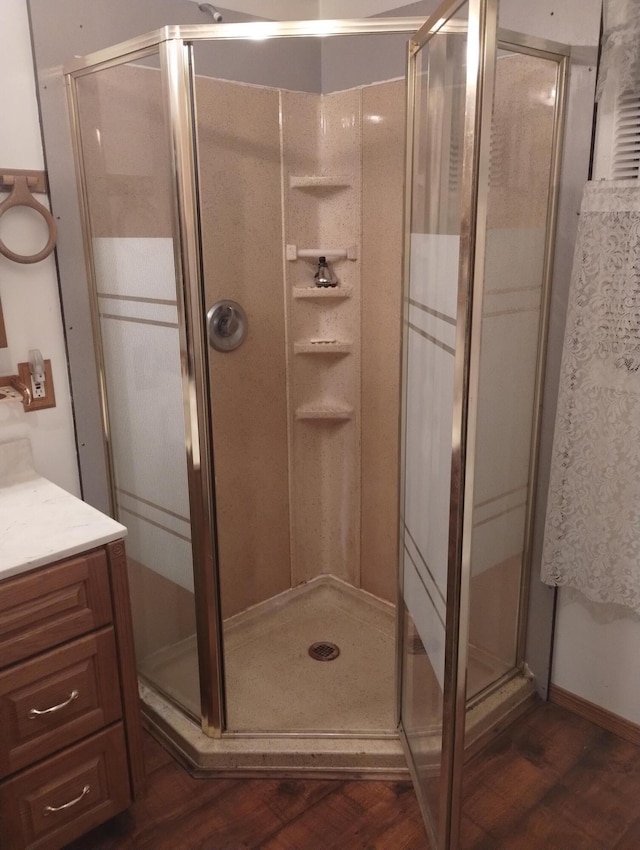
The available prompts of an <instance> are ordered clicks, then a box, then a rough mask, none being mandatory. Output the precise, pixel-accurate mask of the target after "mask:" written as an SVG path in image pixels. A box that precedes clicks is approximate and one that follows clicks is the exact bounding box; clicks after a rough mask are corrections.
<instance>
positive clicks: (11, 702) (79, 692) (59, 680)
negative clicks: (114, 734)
mask: <svg viewBox="0 0 640 850" xmlns="http://www.w3.org/2000/svg"><path fill="white" fill-rule="evenodd" d="M121 714H122V707H121V700H120V683H119V678H118V663H117V657H116V647H115V639H114V634H113V629H112V628H111V627H109V628H106V629H103V630H102V631H100V632H97V633H95V634H90V635H86V636H85V637H82V638H79V639H78V640H75V641H73V642H71V643H67V644H64V646H61V647H58V649H55V650H53V651H52V652H47V653H44V654H42V655H38V656H37V657H36V658H32V659H31V660H30V661H26V662H23V663H22V664H16V665H14V666H13V667H10V668H8V669H6V670H4V671H3V672H1V673H0V777H4V776H9V775H10V774H12V773H15V772H16V771H17V770H22V768H24V767H27V766H28V765H31V764H34V763H35V762H36V761H39V760H40V759H43V758H45V757H46V756H48V755H51V753H54V752H55V751H56V750H59V749H60V748H61V747H66V746H67V745H68V744H72V743H74V742H75V741H79V740H80V739H81V738H84V737H86V736H87V735H90V734H91V733H92V732H97V731H98V730H100V729H102V728H103V727H104V726H107V725H108V724H110V723H113V722H114V721H115V720H118V719H119V718H120V716H121Z"/></svg>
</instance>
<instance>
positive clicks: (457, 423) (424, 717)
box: [399, 0, 496, 850]
mask: <svg viewBox="0 0 640 850" xmlns="http://www.w3.org/2000/svg"><path fill="white" fill-rule="evenodd" d="M495 30H496V14H495V5H494V4H493V3H486V2H481V0H475V1H474V0H472V2H468V3H464V4H461V3H459V2H457V3H448V4H445V6H442V7H440V9H439V10H438V13H437V14H436V15H434V16H433V18H431V19H430V20H429V21H427V24H426V25H425V27H424V28H423V29H422V30H421V31H420V32H419V33H417V35H416V37H415V39H414V40H413V41H412V42H410V45H409V49H410V60H409V72H408V73H409V123H408V135H407V144H408V157H407V162H408V168H409V173H408V175H407V186H408V187H410V191H409V198H408V204H407V216H406V225H405V226H406V229H407V231H408V232H407V233H406V235H405V239H406V242H405V252H406V253H405V263H406V271H405V304H404V370H403V372H404V373H403V393H404V407H403V472H402V475H403V481H402V491H401V492H402V502H401V516H400V523H401V525H400V528H401V531H400V535H401V544H402V546H401V598H400V609H401V610H400V622H401V644H400V651H401V678H400V694H399V701H400V706H399V709H400V728H401V734H402V737H403V740H404V743H405V748H406V750H407V754H408V757H409V763H410V767H411V769H412V774H413V778H414V784H415V786H416V792H417V794H418V797H419V799H420V800H421V803H422V806H423V810H424V811H425V814H426V818H425V820H426V825H427V829H428V831H429V835H430V838H431V842H432V846H433V847H434V850H435V848H438V850H445V848H455V847H456V846H457V819H458V818H459V796H460V795H459V791H460V786H461V768H462V755H463V744H464V722H465V693H466V682H465V673H466V654H467V637H466V631H467V623H466V620H467V616H466V614H465V611H466V608H467V607H468V593H469V563H468V561H469V557H468V555H469V553H468V551H467V550H468V549H469V546H468V543H467V545H466V547H464V546H463V543H465V541H468V537H467V533H466V524H467V518H466V516H465V512H464V503H465V484H467V485H468V483H469V482H468V480H467V478H468V471H467V459H466V443H467V430H468V420H469V425H470V426H471V418H472V414H471V413H470V411H469V409H468V408H469V374H470V372H469V364H470V351H471V343H472V336H471V310H470V305H471V302H472V300H473V298H474V290H473V277H474V275H473V270H474V247H475V243H476V229H477V228H478V226H479V224H481V220H480V219H481V215H480V214H478V212H477V211H478V210H479V209H480V210H481V209H482V206H481V204H479V203H478V184H479V180H478V163H479V145H480V134H479V133H478V132H477V125H478V122H479V120H480V116H481V114H482V111H483V95H485V96H489V97H490V94H491V86H490V85H486V81H487V79H489V80H491V79H492V74H491V69H492V64H493V58H494V55H495ZM486 57H490V58H489V60H487V58H486ZM489 66H491V67H489ZM463 537H464V540H463ZM463 553H464V554H463ZM465 554H466V557H465Z"/></svg>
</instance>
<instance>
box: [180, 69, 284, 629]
mask: <svg viewBox="0 0 640 850" xmlns="http://www.w3.org/2000/svg"><path fill="white" fill-rule="evenodd" d="M196 99H197V108H198V115H197V128H198V129H197V132H198V150H199V168H200V199H201V207H200V208H201V216H202V237H203V260H204V279H205V300H206V304H205V307H206V308H207V309H208V308H209V307H210V306H211V305H212V304H213V303H214V302H215V301H217V300H218V299H220V298H231V299H233V300H235V301H238V302H239V303H240V304H241V305H242V306H243V307H244V309H245V311H246V313H247V317H248V322H249V333H248V336H247V338H246V340H245V342H244V343H243V344H242V345H241V346H240V347H239V348H238V349H236V350H235V351H232V352H229V353H220V352H216V351H214V350H213V349H210V355H209V368H210V381H211V382H210V386H211V410H212V416H213V437H214V464H215V480H216V513H217V526H218V554H219V563H220V580H221V595H222V608H223V615H224V616H225V617H228V616H231V615H233V614H235V613H237V612H238V611H241V610H243V609H244V608H246V607H248V606H249V605H253V604H255V603H257V602H261V601H263V600H264V599H267V598H269V597H270V596H273V595H274V594H276V593H280V592H281V591H282V590H285V589H286V588H288V587H289V586H290V556H289V483H288V442H287V385H286V358H285V354H286V348H285V311H284V291H283V283H282V274H283V273H282V262H283V261H282V213H281V182H280V178H281V174H280V172H281V165H280V94H279V92H278V91H277V90H275V89H263V88H258V87H254V86H242V85H234V84H231V83H225V82H220V81H215V80H209V79H204V78H200V77H198V78H197V79H196Z"/></svg>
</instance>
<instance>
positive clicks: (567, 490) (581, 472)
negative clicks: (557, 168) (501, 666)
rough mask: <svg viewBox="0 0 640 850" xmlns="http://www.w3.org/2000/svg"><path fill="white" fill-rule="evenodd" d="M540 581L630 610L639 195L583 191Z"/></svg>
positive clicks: (639, 505)
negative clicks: (565, 586)
mask: <svg viewBox="0 0 640 850" xmlns="http://www.w3.org/2000/svg"><path fill="white" fill-rule="evenodd" d="M542 579H543V581H545V582H546V583H547V584H551V585H570V586H572V587H575V588H577V589H578V590H580V591H582V593H584V594H585V596H587V597H588V598H589V599H592V600H594V601H597V602H616V603H619V604H622V605H627V606H629V607H630V608H633V609H635V610H636V611H638V612H640V187H639V186H638V181H621V182H615V183H614V182H610V181H600V182H598V183H588V184H587V186H586V188H585V191H584V195H583V199H582V208H581V213H580V224H579V228H578V239H577V243H576V251H575V256H574V265H573V275H572V280H571V288H570V293H569V310H568V314H567V329H566V335H565V342H564V350H563V356H562V366H561V374H560V389H559V398H558V409H557V415H556V427H555V435H554V443H553V454H552V467H551V479H550V485H549V499H548V506H547V522H546V527H545V540H544V548H543V556H542Z"/></svg>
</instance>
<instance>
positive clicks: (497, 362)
mask: <svg viewBox="0 0 640 850" xmlns="http://www.w3.org/2000/svg"><path fill="white" fill-rule="evenodd" d="M557 68H558V66H557V63H556V62H555V61H551V60H549V59H542V58H539V57H535V56H528V55H525V54H516V53H511V52H508V51H500V52H499V54H498V62H497V67H496V88H495V100H494V110H493V120H492V127H491V161H490V170H489V196H488V211H487V214H488V219H487V242H486V262H485V282H484V300H483V307H482V332H481V333H482V336H481V352H480V387H479V393H478V426H477V442H476V456H475V484H474V514H473V515H474V522H473V537H472V557H471V569H472V579H471V618H470V646H469V670H468V696H469V697H472V696H474V695H476V694H477V693H478V692H479V691H481V690H482V689H483V688H485V687H487V686H488V685H490V684H491V683H492V682H494V681H496V680H497V679H498V678H500V676H502V675H503V674H504V673H507V672H508V671H509V670H511V669H512V668H513V667H514V665H515V664H516V642H517V633H518V613H519V597H520V586H521V582H522V568H523V557H524V551H523V550H524V545H525V540H524V535H525V521H526V514H527V503H528V499H529V490H528V488H529V462H530V454H531V440H532V429H533V422H534V409H533V407H534V393H535V380H536V364H537V358H538V346H539V336H540V321H541V308H542V285H543V266H544V256H545V242H546V237H547V233H546V227H547V209H548V204H549V185H550V176H551V165H552V160H551V155H552V141H553V127H554V111H555V100H556V78H557Z"/></svg>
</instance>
